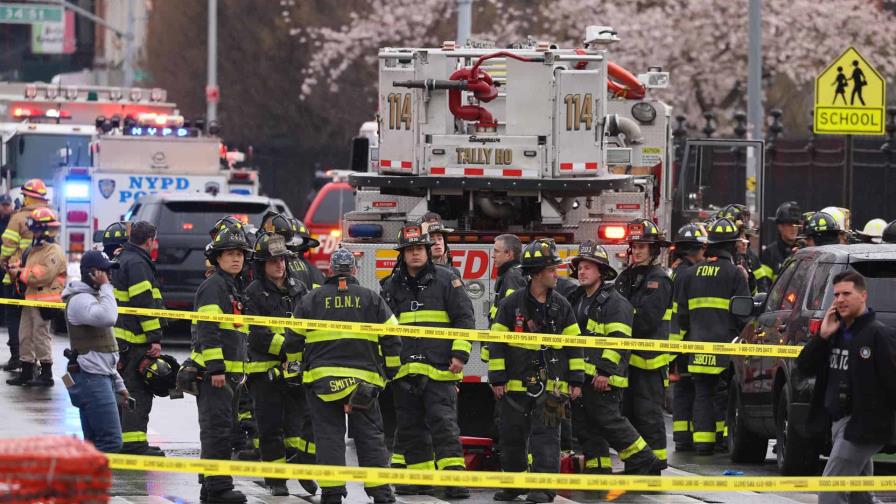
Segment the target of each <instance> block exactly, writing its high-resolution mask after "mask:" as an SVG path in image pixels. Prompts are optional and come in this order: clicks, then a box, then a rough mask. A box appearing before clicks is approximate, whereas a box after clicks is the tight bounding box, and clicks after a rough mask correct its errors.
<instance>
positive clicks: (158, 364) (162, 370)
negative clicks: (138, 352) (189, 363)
mask: <svg viewBox="0 0 896 504" xmlns="http://www.w3.org/2000/svg"><path fill="white" fill-rule="evenodd" d="M139 371H140V377H141V378H142V379H143V383H145V384H146V386H147V387H148V388H149V390H150V391H151V392H152V395H154V396H158V397H167V396H168V393H169V392H170V391H171V390H174V389H175V388H176V387H177V372H178V371H180V364H178V362H177V359H175V358H174V357H172V356H170V355H160V356H159V357H158V358H153V357H146V358H144V359H143V361H141V362H140V366H139Z"/></svg>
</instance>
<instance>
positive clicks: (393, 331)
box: [0, 299, 802, 358]
mask: <svg viewBox="0 0 896 504" xmlns="http://www.w3.org/2000/svg"><path fill="white" fill-rule="evenodd" d="M0 304H9V305H15V306H31V307H36V308H59V309H64V308H65V305H64V304H63V303H55V302H47V301H30V300H24V299H0ZM118 313H119V314H126V315H139V316H142V317H157V318H170V319H181V320H191V321H194V322H200V321H201V322H216V323H222V322H225V323H230V324H248V325H258V326H265V327H286V328H289V329H292V330H294V331H296V332H303V331H308V330H317V329H325V330H330V331H346V332H355V333H365V334H380V335H389V336H407V337H412V338H434V339H452V340H453V339H462V340H468V341H484V342H495V343H514V344H518V345H522V344H526V345H551V346H575V347H583V348H612V349H614V350H645V351H647V350H650V351H656V352H663V353H705V354H720V355H750V356H762V357H787V358H793V357H796V356H798V355H799V354H800V350H802V347H801V346H797V345H753V344H746V343H711V342H705V341H668V340H645V339H638V338H606V337H601V336H561V335H557V334H541V333H518V332H497V331H487V330H476V329H454V328H450V327H419V326H410V325H387V324H367V323H362V322H336V321H332V320H312V319H297V318H284V317H261V316H256V315H230V314H222V313H199V312H189V311H182V310H157V309H150V308H129V307H122V306H120V307H119V308H118Z"/></svg>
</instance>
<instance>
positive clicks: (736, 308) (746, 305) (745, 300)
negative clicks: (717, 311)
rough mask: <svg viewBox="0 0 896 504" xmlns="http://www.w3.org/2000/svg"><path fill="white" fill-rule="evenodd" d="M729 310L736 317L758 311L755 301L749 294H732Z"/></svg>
mask: <svg viewBox="0 0 896 504" xmlns="http://www.w3.org/2000/svg"><path fill="white" fill-rule="evenodd" d="M729 310H730V311H731V314H732V315H734V316H736V317H750V316H752V315H755V314H756V312H757V311H758V309H757V306H756V303H755V302H754V301H753V298H752V297H750V296H734V297H733V298H731V306H730V307H729Z"/></svg>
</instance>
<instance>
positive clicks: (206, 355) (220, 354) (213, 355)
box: [202, 348, 224, 362]
mask: <svg viewBox="0 0 896 504" xmlns="http://www.w3.org/2000/svg"><path fill="white" fill-rule="evenodd" d="M202 360H203V361H204V362H208V361H210V360H224V350H223V349H221V348H206V349H204V350H203V351H202Z"/></svg>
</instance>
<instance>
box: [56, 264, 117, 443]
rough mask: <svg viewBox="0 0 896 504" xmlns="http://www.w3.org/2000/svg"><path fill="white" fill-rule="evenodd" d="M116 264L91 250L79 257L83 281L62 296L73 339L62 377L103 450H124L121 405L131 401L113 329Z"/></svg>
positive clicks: (85, 426)
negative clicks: (112, 279) (112, 272)
mask: <svg viewBox="0 0 896 504" xmlns="http://www.w3.org/2000/svg"><path fill="white" fill-rule="evenodd" d="M117 267H118V263H113V262H112V261H110V260H109V258H108V257H107V256H106V254H104V253H102V252H100V251H98V250H91V251H90V252H87V253H86V254H84V256H83V257H82V258H81V280H73V281H71V282H69V284H68V286H66V288H65V290H64V291H63V293H62V299H63V300H64V301H65V320H66V322H67V323H68V334H69V339H70V341H71V345H72V348H71V350H72V351H71V353H68V352H66V356H67V357H68V358H69V363H68V374H66V375H65V376H63V377H62V381H63V382H64V383H65V386H66V388H67V389H68V394H69V397H70V399H71V401H72V406H75V407H76V408H78V409H79V410H80V413H81V429H82V430H83V432H84V439H86V440H87V441H90V442H92V443H93V444H94V446H96V447H97V449H99V450H101V451H104V452H117V451H119V450H121V446H122V442H121V422H120V421H119V418H118V404H122V405H124V406H127V405H128V403H129V402H130V403H131V406H132V408H131V409H133V404H132V403H133V399H132V398H131V397H129V395H128V391H127V389H126V388H125V385H124V381H123V380H122V379H121V376H120V375H119V374H118V371H117V369H116V366H117V365H118V343H117V342H116V341H115V335H114V334H113V332H112V327H113V326H114V325H115V321H116V320H117V319H118V306H117V304H116V303H115V296H114V294H113V293H112V284H111V283H109V270H112V269H115V268H117Z"/></svg>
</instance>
